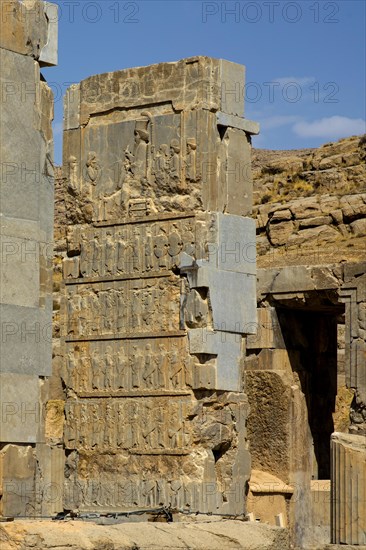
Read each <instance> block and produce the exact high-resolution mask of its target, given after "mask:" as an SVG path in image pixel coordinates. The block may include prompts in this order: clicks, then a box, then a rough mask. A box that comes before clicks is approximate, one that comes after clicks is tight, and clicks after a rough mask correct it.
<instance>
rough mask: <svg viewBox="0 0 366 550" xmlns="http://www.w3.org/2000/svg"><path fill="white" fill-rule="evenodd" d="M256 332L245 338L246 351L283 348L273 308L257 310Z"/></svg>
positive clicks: (279, 328)
mask: <svg viewBox="0 0 366 550" xmlns="http://www.w3.org/2000/svg"><path fill="white" fill-rule="evenodd" d="M257 317H258V323H257V332H256V334H253V335H252V334H249V335H248V336H247V349H264V348H281V349H284V348H285V343H284V340H283V336H282V332H281V326H280V324H279V320H278V317H277V313H276V309H275V308H259V309H257Z"/></svg>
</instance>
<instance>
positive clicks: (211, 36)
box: [42, 0, 366, 164]
mask: <svg viewBox="0 0 366 550" xmlns="http://www.w3.org/2000/svg"><path fill="white" fill-rule="evenodd" d="M54 1H55V3H57V4H58V6H59V64H58V66H57V67H53V68H47V69H43V71H42V72H43V74H44V76H45V77H46V79H47V80H48V82H49V84H50V85H51V87H52V89H53V91H54V95H55V122H54V129H55V160H56V162H57V163H58V164H59V163H60V162H61V148H62V145H61V141H62V117H63V113H62V96H63V94H64V93H65V90H66V89H67V87H68V86H69V85H70V84H71V83H73V82H79V81H80V80H82V79H84V78H86V77H88V76H90V75H92V74H96V73H102V72H108V71H115V70H119V69H123V68H127V67H134V66H142V65H150V64H152V63H159V62H163V61H176V60H178V59H182V58H184V57H190V56H195V55H208V56H212V57H218V58H224V59H228V60H230V61H235V62H237V63H241V64H243V65H245V66H246V69H247V77H246V80H247V84H246V88H245V90H244V91H243V99H245V116H246V117H247V118H249V119H252V120H256V121H258V122H260V124H261V134H260V136H258V137H256V138H255V139H254V140H253V144H254V146H255V147H261V148H266V149H294V148H304V147H317V146H319V145H321V144H322V143H325V142H328V141H334V140H336V139H339V138H340V137H346V136H349V135H353V134H361V133H363V132H365V118H366V115H365V92H366V90H365V66H366V61H365V28H366V20H365V6H366V3H365V2H364V1H363V0H359V1H358V0H356V1H353V0H341V1H334V2H333V1H327V0H319V1H313V0H302V1H295V2H291V1H280V0H273V1H271V0H268V1H266V0H263V1H229V2H221V1H213V2H206V1H204V2H201V1H197V0H192V1H189V0H188V1H187V0H184V1H181V0H174V1H155V0H144V1H138V0H136V1H125V0H101V1H100V0H99V1H89V0H54Z"/></svg>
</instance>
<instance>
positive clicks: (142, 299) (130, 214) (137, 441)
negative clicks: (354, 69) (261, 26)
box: [62, 57, 258, 515]
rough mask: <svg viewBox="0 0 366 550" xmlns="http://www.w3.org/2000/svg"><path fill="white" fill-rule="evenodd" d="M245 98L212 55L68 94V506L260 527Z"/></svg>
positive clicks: (239, 74) (236, 75)
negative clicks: (250, 496) (246, 357)
mask: <svg viewBox="0 0 366 550" xmlns="http://www.w3.org/2000/svg"><path fill="white" fill-rule="evenodd" d="M238 89H239V90H241V92H243V90H244V67H242V66H240V65H237V64H235V63H230V62H228V61H223V60H217V59H211V58H206V57H194V58H190V59H183V60H181V61H178V62H177V63H162V64H160V65H155V66H150V67H139V68H134V69H126V70H123V71H119V72H115V73H108V74H102V75H96V76H92V77H90V78H88V79H86V80H84V81H82V82H81V83H80V84H78V85H74V86H72V87H71V88H70V89H69V90H68V92H67V94H66V97H65V131H64V162H63V171H64V172H63V178H64V180H65V182H66V183H67V187H68V193H69V195H70V197H72V199H73V202H72V208H71V209H70V212H69V214H68V215H69V220H70V224H72V226H70V230H69V236H68V247H69V248H68V257H67V258H66V259H65V262H64V290H63V300H62V301H63V303H62V319H63V328H64V330H63V335H62V347H63V358H64V359H63V368H64V374H63V378H64V384H65V387H66V405H65V412H66V428H65V436H64V437H65V447H66V449H67V455H68V456H67V479H66V490H65V501H64V504H65V507H66V508H68V509H70V508H78V509H81V510H96V509H98V510H100V509H105V510H121V509H133V508H135V509H136V508H140V509H141V508H146V507H150V508H154V507H155V508H156V507H159V506H162V505H164V506H170V507H171V508H172V509H174V510H183V509H184V510H185V511H189V510H190V511H192V512H205V513H207V512H212V513H229V514H238V515H240V514H244V513H245V492H246V484H247V480H248V478H249V475H250V457H249V452H248V446H247V441H246V415H247V398H246V395H245V393H244V389H243V386H242V372H241V358H242V356H243V354H245V339H246V335H247V334H249V333H253V332H254V331H255V329H256V326H255V323H256V289H255V286H256V267H255V265H256V264H255V223H254V221H253V220H252V219H251V218H250V217H249V216H250V214H251V210H252V179H251V171H250V155H251V144H250V135H251V134H253V133H257V132H258V127H257V125H256V124H255V123H253V122H251V121H249V120H247V119H245V118H244V111H243V107H244V105H243V93H239V94H238V93H237V92H235V93H234V91H237V90H238ZM70 204H71V202H70ZM107 465H108V466H107Z"/></svg>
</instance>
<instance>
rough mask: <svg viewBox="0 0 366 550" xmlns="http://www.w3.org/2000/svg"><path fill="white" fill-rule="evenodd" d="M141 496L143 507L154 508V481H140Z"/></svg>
mask: <svg viewBox="0 0 366 550" xmlns="http://www.w3.org/2000/svg"><path fill="white" fill-rule="evenodd" d="M141 483H142V488H141V495H142V498H143V501H144V506H150V507H152V506H155V491H156V481H154V480H148V481H142V482H141Z"/></svg>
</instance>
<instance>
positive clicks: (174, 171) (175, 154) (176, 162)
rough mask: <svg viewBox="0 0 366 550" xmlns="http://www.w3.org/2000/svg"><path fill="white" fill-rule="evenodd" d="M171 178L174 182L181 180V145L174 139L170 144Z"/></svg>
mask: <svg viewBox="0 0 366 550" xmlns="http://www.w3.org/2000/svg"><path fill="white" fill-rule="evenodd" d="M169 171H170V177H171V178H172V179H173V180H178V181H179V179H180V145H179V141H178V140H177V139H172V140H171V142H170V162H169Z"/></svg>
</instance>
